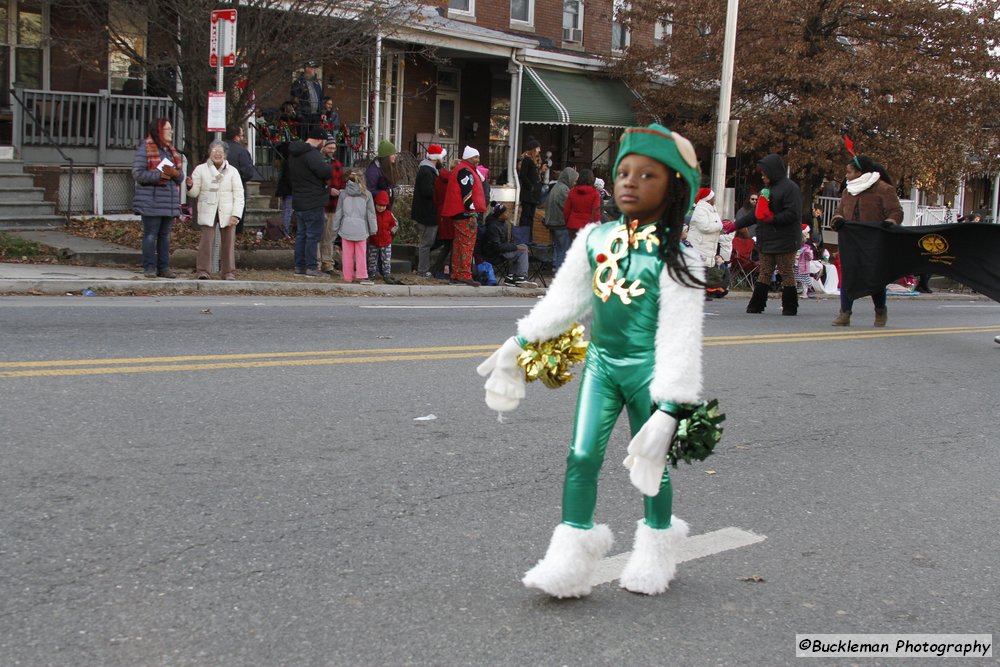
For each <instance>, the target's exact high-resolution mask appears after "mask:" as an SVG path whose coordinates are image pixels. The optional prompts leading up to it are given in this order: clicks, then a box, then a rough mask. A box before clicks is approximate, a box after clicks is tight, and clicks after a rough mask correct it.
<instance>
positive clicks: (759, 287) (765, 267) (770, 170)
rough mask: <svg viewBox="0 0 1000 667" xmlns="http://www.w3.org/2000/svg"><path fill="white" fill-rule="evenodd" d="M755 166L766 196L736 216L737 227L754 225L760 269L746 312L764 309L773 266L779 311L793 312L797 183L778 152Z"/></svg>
mask: <svg viewBox="0 0 1000 667" xmlns="http://www.w3.org/2000/svg"><path fill="white" fill-rule="evenodd" d="M757 170H758V171H760V173H761V178H763V180H764V187H765V188H767V193H768V196H767V198H766V200H765V198H764V197H761V198H760V199H759V200H758V202H757V208H756V209H755V210H754V211H752V212H750V213H747V214H745V215H743V216H738V217H737V218H736V228H737V229H740V228H742V227H749V226H750V225H754V224H756V225H757V250H758V252H759V253H760V271H759V272H758V273H757V282H755V283H754V286H753V296H751V297H750V303H749V304H747V312H748V313H763V312H764V307H765V306H767V292H768V290H769V289H770V286H771V274H772V273H773V272H774V269H775V267H777V269H778V273H779V275H780V276H781V314H782V315H796V314H797V313H798V311H799V298H798V292H797V291H796V289H795V255H796V253H798V251H799V248H801V247H802V227H801V221H802V193H801V192H800V191H799V186H798V185H796V184H795V182H794V181H792V180H791V179H790V178H788V177H787V176H786V175H785V163H784V162H782V161H781V158H780V157H779V156H778V155H775V154H774V153H771V154H770V155H768V156H767V157H765V158H763V159H762V160H760V161H759V162H758V163H757ZM762 194H763V193H762ZM768 208H769V209H770V210H769V211H768Z"/></svg>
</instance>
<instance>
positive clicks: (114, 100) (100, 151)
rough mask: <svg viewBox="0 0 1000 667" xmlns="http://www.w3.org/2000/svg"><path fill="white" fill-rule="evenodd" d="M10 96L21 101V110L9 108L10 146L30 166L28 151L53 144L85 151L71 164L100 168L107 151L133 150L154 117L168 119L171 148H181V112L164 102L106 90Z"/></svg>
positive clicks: (27, 92)
mask: <svg viewBox="0 0 1000 667" xmlns="http://www.w3.org/2000/svg"><path fill="white" fill-rule="evenodd" d="M14 92H15V94H16V96H17V98H18V99H20V100H23V104H24V109H22V108H21V105H20V104H14V105H13V112H14V118H13V121H14V123H13V133H12V134H13V143H14V148H15V149H16V150H18V151H19V152H20V153H21V156H22V159H25V160H26V161H30V158H29V157H28V155H30V154H31V152H32V150H31V149H32V148H33V147H45V146H50V145H56V146H59V147H61V148H63V149H64V150H65V149H90V150H89V151H87V152H86V154H83V155H80V156H76V155H74V156H73V157H74V159H76V160H77V161H78V162H90V163H91V164H104V163H105V162H106V154H107V152H108V151H111V150H115V149H119V150H128V151H132V150H135V147H136V146H138V145H139V143H140V142H142V141H143V140H144V139H145V138H146V129H147V127H148V125H149V122H150V121H151V120H152V119H154V118H168V119H170V123H171V125H173V126H174V145H175V146H177V147H178V149H179V150H182V149H183V148H184V122H183V117H182V115H181V111H180V109H179V108H178V107H177V106H176V105H175V104H174V103H173V102H172V101H171V100H170V99H168V98H165V97H140V96H130V95H112V94H110V93H108V92H107V91H102V92H100V93H96V94H94V93H64V92H58V91H51V90H24V89H21V88H19V87H15V88H14ZM25 110H29V111H30V112H31V113H26V112H25ZM46 133H47V134H46ZM49 136H51V138H52V139H51V140H50V139H49ZM78 152H79V151H78ZM88 157H90V158H91V159H89V160H88V159H87V158H88Z"/></svg>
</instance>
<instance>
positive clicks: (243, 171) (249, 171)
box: [226, 125, 258, 234]
mask: <svg viewBox="0 0 1000 667" xmlns="http://www.w3.org/2000/svg"><path fill="white" fill-rule="evenodd" d="M244 141H246V136H245V135H244V134H243V126H242V125H234V126H230V127H229V128H227V129H226V162H228V163H229V166H230V167H233V168H234V169H236V171H237V173H238V174H239V175H240V183H241V184H242V185H243V210H244V211H246V208H247V182H248V181H252V180H253V179H255V178H257V176H258V174H257V167H255V166H253V158H252V157H251V156H250V151H248V150H247V149H246V147H245V146H244V145H243V142H244ZM236 233H237V234H242V233H243V219H242V218H241V219H240V222H239V224H237V225H236Z"/></svg>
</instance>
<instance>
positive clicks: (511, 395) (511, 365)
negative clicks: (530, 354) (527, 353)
mask: <svg viewBox="0 0 1000 667" xmlns="http://www.w3.org/2000/svg"><path fill="white" fill-rule="evenodd" d="M523 351H524V350H523V349H522V348H521V346H520V344H518V342H517V339H516V338H515V337H514V336H511V337H510V338H508V339H507V340H506V341H505V342H504V344H503V345H501V346H500V347H499V348H497V351H496V352H494V353H493V354H491V355H490V356H489V357H488V358H487V359H486V361H484V362H483V363H481V364H479V366H478V367H477V368H476V372H477V373H479V374H480V375H481V376H483V377H485V378H486V385H485V387H486V405H488V406H489V407H490V409H491V410H496V411H497V412H510V411H511V410H514V409H516V408H517V406H518V404H520V402H521V399H522V398H524V385H525V382H524V371H522V370H521V367H520V366H518V365H517V357H518V355H519V354H521V352H523ZM487 376H489V377H487Z"/></svg>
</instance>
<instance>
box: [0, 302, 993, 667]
mask: <svg viewBox="0 0 1000 667" xmlns="http://www.w3.org/2000/svg"><path fill="white" fill-rule="evenodd" d="M533 303H534V300H531V299H473V298H465V299H454V300H445V299H440V300H435V299H407V300H394V299H386V298H381V299H365V298H351V299H272V298H228V299H227V298H185V297H173V298H164V299H143V298H100V297H98V298H88V299H83V298H76V299H70V298H38V297H28V298H4V299H0V350H2V351H0V448H2V449H0V451H2V463H3V465H2V466H0V506H2V507H3V511H2V513H0V665H4V666H8V665H30V666H36V665H72V666H81V665H100V666H117V665H122V666H130V667H131V666H145V665H171V666H184V665H198V666H206V667H218V666H229V665H255V666H256V665H261V666H276V665H288V666H311V665H317V666H319V665H405V664H415V665H535V664H539V665H542V664H544V665H626V664H627V665H633V664H634V665H654V664H655V665H744V664H745V665H783V664H792V663H795V662H796V661H797V659H796V658H795V635H796V633H993V635H994V637H1000V628H998V620H997V619H998V618H1000V571H998V568H1000V565H998V563H1000V560H998V558H997V552H998V545H1000V523H998V522H997V517H998V516H1000V490H998V484H997V471H998V470H1000V447H998V440H1000V437H998V429H997V426H996V423H997V422H996V414H997V408H998V403H1000V400H998V389H1000V382H998V369H1000V345H996V344H995V343H993V337H994V336H995V335H997V334H1000V305H998V304H995V303H993V302H986V301H975V302H965V301H936V300H929V299H921V300H914V301H895V300H893V301H890V320H889V325H890V326H889V327H888V328H887V329H885V330H874V329H872V328H871V326H870V324H871V322H870V318H871V315H870V311H869V308H870V306H869V305H868V303H867V302H866V301H861V302H858V304H857V305H856V308H855V322H856V323H857V325H856V326H854V327H851V328H850V329H845V330H838V329H833V328H831V327H830V326H829V322H830V320H831V319H832V318H833V316H834V315H835V311H836V309H837V307H836V303H835V302H834V301H824V302H821V303H816V302H806V303H803V304H802V307H801V310H800V315H799V317H795V318H787V317H781V316H780V315H779V312H778V310H779V309H778V308H777V305H776V304H775V303H774V302H772V304H771V306H770V307H769V309H768V312H767V313H765V314H764V315H759V316H750V315H746V314H745V313H744V312H743V308H744V306H745V302H744V300H742V299H740V300H729V299H727V300H725V301H722V302H714V303H712V304H709V305H708V307H707V312H708V315H707V319H706V346H705V350H704V354H705V368H706V382H705V386H706V393H707V394H708V395H712V396H718V397H719V398H720V400H721V402H722V404H723V407H724V409H725V412H726V413H727V415H728V420H727V422H726V433H725V436H724V439H723V442H722V444H720V446H719V450H718V453H717V455H715V456H713V457H711V458H709V459H708V460H706V461H705V462H703V463H699V464H696V465H692V466H687V465H684V464H681V468H680V469H678V470H677V471H675V472H674V484H675V499H674V511H675V513H676V514H677V515H678V516H680V517H683V518H684V519H686V520H687V521H688V522H689V523H690V524H691V527H692V534H693V535H703V534H707V533H713V532H714V531H721V530H724V529H728V528H733V527H735V528H740V529H743V530H744V531H749V532H752V533H754V534H755V535H758V536H762V537H763V538H764V539H763V540H762V541H759V542H757V543H756V544H752V545H750V546H743V547H739V548H732V549H729V550H725V551H721V552H719V553H714V554H711V555H706V556H705V557H702V558H698V559H696V560H691V561H689V562H686V563H684V564H683V565H681V568H680V573H679V574H680V576H679V579H678V580H677V581H676V582H675V584H674V585H673V586H672V587H671V589H670V591H669V592H667V593H666V594H664V595H662V596H657V597H643V596H637V595H633V594H630V593H627V592H625V591H623V590H621V589H620V588H618V586H617V582H611V583H607V584H603V585H601V586H598V587H597V588H595V590H594V593H593V595H592V596H591V597H589V598H587V599H584V600H575V601H553V600H550V599H547V598H546V597H544V596H542V595H540V594H537V593H536V592H533V591H529V590H527V589H525V588H523V587H522V586H521V584H520V583H519V579H520V577H521V575H522V574H523V572H524V571H525V570H527V569H528V568H529V567H530V566H531V565H533V564H534V562H535V561H536V560H537V559H538V558H540V557H541V556H542V555H543V553H544V550H545V547H546V545H547V542H548V539H549V536H550V534H551V531H552V529H553V527H554V526H555V525H556V523H557V522H558V521H559V504H560V495H561V483H562V474H563V466H564V458H565V449H566V446H567V443H568V440H569V436H570V431H571V420H572V414H573V410H574V406H575V390H576V383H575V382H574V383H572V384H570V385H569V386H567V387H565V388H563V389H561V390H558V391H551V390H547V389H545V388H544V387H541V386H534V385H533V386H530V387H529V392H528V394H529V396H528V401H526V402H525V403H524V404H523V405H522V406H521V408H520V409H519V410H518V411H517V412H516V413H514V414H513V415H512V416H511V417H509V418H508V419H506V420H505V421H504V423H498V421H497V418H496V415H495V413H491V412H490V411H489V410H488V409H487V408H486V406H485V405H484V404H483V401H482V390H481V384H482V381H481V379H480V378H479V377H478V376H476V375H475V373H474V370H473V369H474V368H475V366H476V364H477V363H478V362H479V360H480V359H482V358H483V357H485V356H486V354H488V352H489V351H490V350H491V349H492V348H493V347H495V346H496V345H498V344H499V343H501V342H502V341H503V340H504V339H505V338H506V337H507V336H509V335H511V333H512V332H513V327H514V322H515V321H516V319H517V318H518V317H520V316H522V315H523V314H524V313H525V312H527V309H528V308H529V307H530V306H531V305H532V304H533ZM108 360H115V361H108ZM73 362H76V363H73ZM430 415H434V417H435V418H434V419H424V420H418V419H417V418H419V417H429V416H430ZM624 422H625V420H621V423H620V424H619V426H618V428H617V430H616V432H615V434H614V436H613V439H612V444H611V445H610V446H609V453H608V457H607V461H606V462H605V466H604V471H603V475H602V481H601V490H600V497H599V502H598V519H599V520H600V521H602V522H605V523H608V524H609V525H610V526H611V528H612V530H613V531H614V532H615V536H616V544H615V546H614V547H613V548H612V552H611V553H612V554H619V553H621V552H625V551H628V550H629V549H630V548H631V540H632V530H633V528H634V524H635V521H636V520H637V519H638V518H639V517H640V516H641V512H642V502H641V497H640V496H639V495H638V492H636V491H635V490H634V489H633V488H632V487H631V486H630V485H629V482H628V476H627V473H626V472H625V470H624V469H623V468H622V467H621V465H620V460H621V458H622V457H623V456H624V448H625V446H626V444H627V430H626V425H625V423H624ZM748 579H749V580H750V581H747V580H748ZM755 579H759V580H755ZM994 655H996V652H994ZM832 662H833V664H852V663H858V664H895V663H893V662H892V661H891V660H888V659H887V660H877V659H876V660H863V661H859V660H846V659H845V660H841V661H837V660H834V661H832ZM935 662H936V661H935ZM830 663H831V661H830V660H827V661H825V664H830ZM925 663H927V664H929V661H925V660H920V659H914V660H911V661H908V662H907V664H908V665H910V664H914V665H915V664H925Z"/></svg>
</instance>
